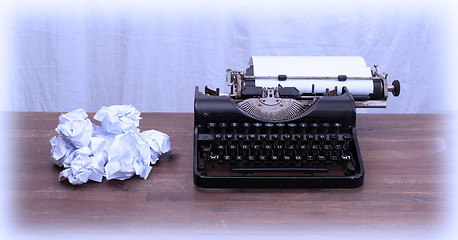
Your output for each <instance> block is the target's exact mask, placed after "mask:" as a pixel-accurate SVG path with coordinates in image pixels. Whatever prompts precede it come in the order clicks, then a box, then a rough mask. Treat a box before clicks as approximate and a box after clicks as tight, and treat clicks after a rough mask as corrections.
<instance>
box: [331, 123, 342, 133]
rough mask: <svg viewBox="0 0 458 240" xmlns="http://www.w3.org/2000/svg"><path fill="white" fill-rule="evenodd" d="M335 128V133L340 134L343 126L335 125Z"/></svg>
mask: <svg viewBox="0 0 458 240" xmlns="http://www.w3.org/2000/svg"><path fill="white" fill-rule="evenodd" d="M333 126H334V131H335V133H339V131H340V128H341V127H342V124H341V123H334V124H333Z"/></svg>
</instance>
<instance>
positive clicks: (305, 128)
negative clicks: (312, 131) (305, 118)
mask: <svg viewBox="0 0 458 240" xmlns="http://www.w3.org/2000/svg"><path fill="white" fill-rule="evenodd" d="M299 128H300V129H301V131H302V134H304V133H305V131H306V130H307V123H300V124H299Z"/></svg>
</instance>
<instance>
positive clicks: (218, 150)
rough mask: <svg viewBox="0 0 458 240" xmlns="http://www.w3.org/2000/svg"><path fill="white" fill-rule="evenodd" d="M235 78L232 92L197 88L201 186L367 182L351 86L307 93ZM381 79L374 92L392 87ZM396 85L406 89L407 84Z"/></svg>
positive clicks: (197, 178) (196, 158)
mask: <svg viewBox="0 0 458 240" xmlns="http://www.w3.org/2000/svg"><path fill="white" fill-rule="evenodd" d="M228 71H229V70H228ZM247 72H249V69H247ZM339 77H340V76H339ZM228 78H230V79H232V80H230V79H229V81H232V82H234V83H235V84H234V86H233V87H234V88H232V90H231V94H232V95H220V94H219V90H217V91H213V90H211V89H208V88H206V89H205V92H203V93H202V92H200V91H199V88H198V87H196V89H195V102H194V156H193V171H194V183H195V185H196V186H199V187H203V188H357V187H360V186H362V185H363V183H364V166H363V161H362V159H361V153H360V149H359V145H358V140H357V136H356V107H357V103H356V102H357V101H356V100H355V96H353V95H352V94H351V92H350V91H349V90H348V89H347V88H346V87H344V88H343V89H342V92H341V94H339V95H337V94H335V92H334V93H333V92H332V91H326V93H325V94H316V93H311V94H301V93H298V92H297V89H292V88H282V87H281V85H279V86H278V87H276V88H272V89H270V88H268V89H266V88H259V87H256V86H252V85H251V86H250V85H249V83H248V84H247V82H248V81H246V80H247V79H248V80H249V78H248V77H246V76H243V74H240V72H236V73H235V74H234V72H231V76H229V77H228ZM278 78H279V79H280V78H284V77H283V76H278ZM241 80H243V82H241ZM376 80H377V81H376ZM376 82H377V84H380V83H379V82H378V79H374V93H375V91H376V90H377V91H381V92H382V93H383V91H387V90H386V89H385V90H384V89H383V82H382V83H381V84H382V86H381V88H380V86H377V87H375V85H376ZM237 83H238V84H237ZM241 83H243V84H241ZM397 85H398V83H397ZM395 90H397V91H398V92H397V94H399V88H397V89H395ZM380 95H383V94H371V96H366V100H371V98H379V97H380ZM385 95H386V92H385ZM356 97H357V98H359V99H361V98H362V97H361V96H356ZM375 100H377V99H375ZM264 104H265V105H264Z"/></svg>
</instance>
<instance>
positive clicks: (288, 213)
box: [4, 113, 451, 237]
mask: <svg viewBox="0 0 458 240" xmlns="http://www.w3.org/2000/svg"><path fill="white" fill-rule="evenodd" d="M59 114H60V113H10V114H8V115H6V116H4V117H7V118H9V119H10V120H11V121H12V123H14V127H12V128H10V129H9V130H8V131H7V134H9V137H10V138H11V139H12V140H13V142H14V143H15V144H16V145H17V146H19V145H20V146H22V147H21V148H19V147H16V148H14V149H13V151H12V155H13V156H12V159H11V160H12V162H14V164H13V166H14V170H13V171H12V172H11V175H10V176H8V178H7V179H8V180H9V183H8V184H11V185H12V192H11V193H12V194H11V195H12V201H13V202H14V203H15V204H12V206H11V207H12V209H13V210H12V212H13V215H14V216H15V220H14V225H15V226H17V229H18V231H22V230H24V231H25V232H27V233H29V234H31V235H32V236H33V234H35V233H43V234H55V235H56V236H57V235H58V234H59V236H60V234H67V233H69V232H70V233H73V234H74V235H73V236H77V235H75V234H76V232H78V231H82V232H85V233H86V234H91V233H99V234H103V233H104V231H107V232H109V231H114V233H116V234H118V233H119V234H121V235H122V234H127V235H129V234H139V233H143V234H145V235H146V236H151V235H154V234H159V235H164V236H165V235H168V234H185V235H186V236H194V235H200V234H220V233H224V234H229V235H231V234H234V235H241V234H251V235H248V236H251V237H256V236H258V237H259V236H273V235H277V234H281V236H300V235H304V234H305V235H313V236H318V237H319V236H329V235H336V236H342V237H344V236H356V235H359V234H372V233H377V234H380V233H383V234H401V235H397V236H403V234H404V235H408V236H412V235H418V236H425V235H424V234H427V236H429V235H428V234H430V235H431V234H432V235H433V236H434V234H440V232H441V231H442V230H443V228H444V226H445V225H446V223H447V220H446V216H447V211H448V207H447V206H448V205H447V203H448V200H447V193H448V192H449V190H450V189H449V181H448V178H449V177H450V174H451V173H450V172H447V171H446V170H447V168H448V165H449V164H450V161H449V159H448V152H449V149H450V148H451V146H450V137H449V136H447V135H446V134H445V131H444V130H445V127H442V126H446V125H445V121H446V120H447V119H446V116H443V115H428V114H394V115H385V114H359V115H358V116H357V134H358V140H359V143H360V147H361V154H362V158H363V162H364V166H365V169H366V177H365V183H364V186H363V187H361V188H358V189H213V190H208V189H200V188H197V187H195V186H194V184H193V174H192V160H193V159H192V155H193V150H192V147H193V143H192V142H193V133H192V130H193V115H192V113H143V114H142V117H143V119H142V120H141V121H140V128H141V130H142V131H143V130H148V129H156V130H159V131H163V132H165V133H167V134H169V136H170V139H171V142H172V145H173V146H176V147H177V148H176V150H175V151H174V152H173V154H171V156H170V159H169V160H168V161H159V162H158V164H156V165H155V166H154V167H153V170H152V172H151V174H150V176H149V177H148V179H147V180H143V179H141V178H139V177H138V176H137V177H133V178H131V179H129V180H126V181H118V180H111V181H107V180H105V179H104V180H103V182H102V183H96V182H88V183H86V184H83V185H80V186H72V185H71V184H69V183H68V182H58V181H57V178H58V175H59V172H60V171H61V170H63V169H61V168H59V167H57V166H55V165H53V164H52V162H51V161H49V158H50V148H51V147H50V144H49V139H50V138H51V137H53V136H55V135H57V134H56V132H55V131H54V129H55V127H56V126H57V124H58V116H59ZM91 120H92V119H91ZM93 122H94V121H93ZM21 229H22V230H21ZM187 234H191V235H187ZM263 234H264V235H263Z"/></svg>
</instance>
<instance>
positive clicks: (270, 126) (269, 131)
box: [265, 123, 274, 134]
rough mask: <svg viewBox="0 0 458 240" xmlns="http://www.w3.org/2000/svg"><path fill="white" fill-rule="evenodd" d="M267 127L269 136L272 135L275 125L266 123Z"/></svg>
mask: <svg viewBox="0 0 458 240" xmlns="http://www.w3.org/2000/svg"><path fill="white" fill-rule="evenodd" d="M265 126H266V132H267V134H270V133H272V128H273V127H274V124H273V123H266V124H265Z"/></svg>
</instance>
